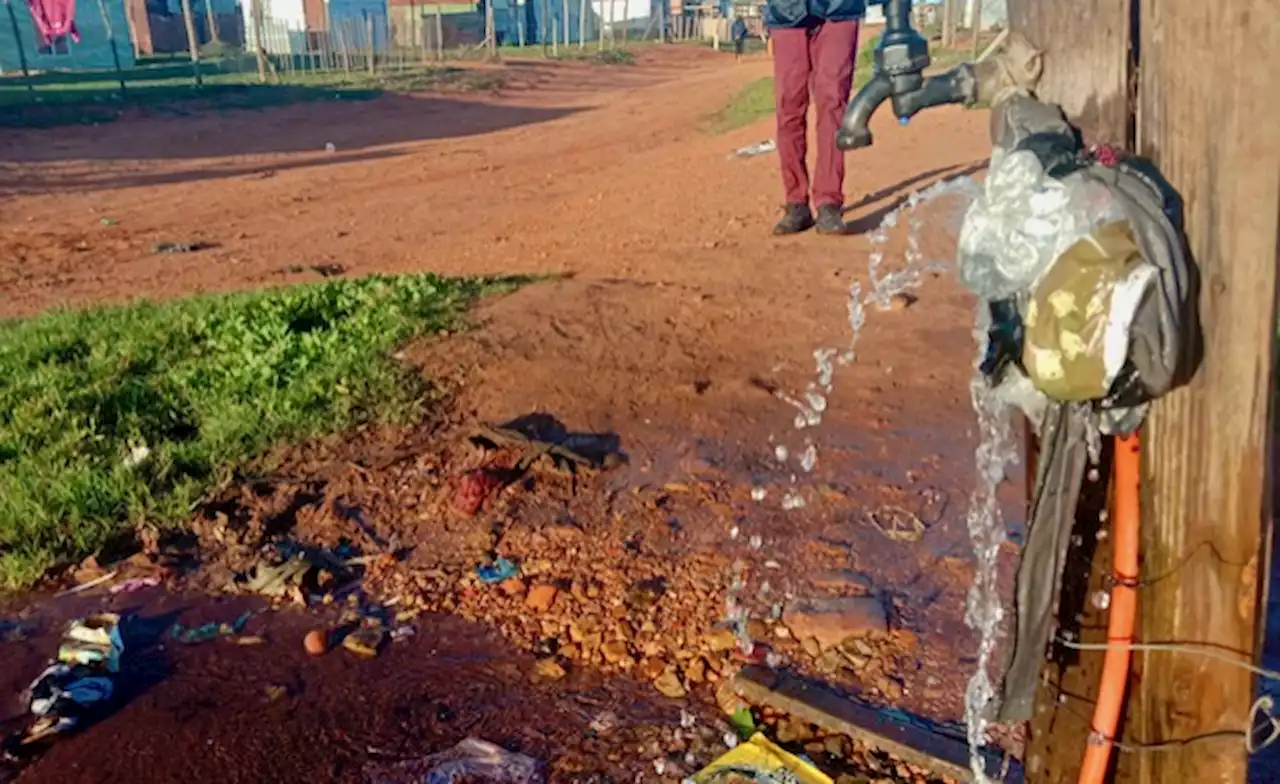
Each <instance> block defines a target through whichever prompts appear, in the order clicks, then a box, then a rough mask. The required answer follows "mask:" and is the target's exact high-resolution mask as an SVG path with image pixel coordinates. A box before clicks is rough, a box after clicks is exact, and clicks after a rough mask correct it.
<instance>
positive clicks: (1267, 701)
mask: <svg viewBox="0 0 1280 784" xmlns="http://www.w3.org/2000/svg"><path fill="white" fill-rule="evenodd" d="M1058 693H1059V694H1060V695H1062V696H1066V697H1073V698H1075V699H1077V700H1081V701H1084V702H1088V700H1086V699H1085V698H1083V697H1080V696H1078V695H1075V694H1071V693H1070V692H1067V691H1064V690H1062V689H1059V690H1058ZM1059 708H1060V709H1061V710H1064V711H1066V712H1067V713H1070V714H1071V715H1072V716H1075V717H1076V718H1077V719H1079V720H1080V721H1081V722H1083V723H1085V724H1090V726H1092V725H1091V722H1090V718H1089V717H1088V716H1085V715H1084V714H1083V713H1081V712H1080V711H1077V710H1075V709H1074V708H1072V707H1071V706H1070V705H1067V704H1066V703H1059ZM1274 708H1275V701H1274V699H1272V697H1271V696H1269V695H1265V694H1264V695H1263V696H1261V697H1259V698H1258V699H1257V700H1255V701H1254V703H1253V707H1251V708H1250V709H1249V729H1247V730H1217V731H1214V732H1206V733H1203V734H1201V735H1192V736H1191V737H1188V738H1178V739H1177V740H1170V741H1164V742H1160V743H1125V742H1123V741H1120V740H1116V739H1115V738H1107V737H1106V736H1104V735H1102V734H1101V733H1098V732H1094V731H1092V730H1091V731H1090V733H1089V736H1090V742H1099V743H1101V742H1106V741H1110V742H1111V745H1113V746H1115V747H1116V750H1117V751H1120V752H1122V753H1125V754H1138V753H1141V752H1160V751H1174V750H1175V749H1181V748H1185V747H1187V746H1194V745H1196V744H1198V743H1203V742H1205V741H1212V740H1229V739H1234V738H1239V739H1241V740H1243V741H1244V747H1245V751H1247V752H1248V753H1249V754H1256V753H1257V752H1259V751H1262V750H1263V749H1265V748H1267V747H1268V746H1271V745H1272V744H1274V743H1275V742H1276V741H1278V740H1280V718H1276V717H1275V716H1274V715H1272V713H1271V711H1272V710H1273V709H1274ZM1259 715H1261V716H1262V717H1263V718H1264V719H1265V720H1266V723H1267V724H1268V725H1270V730H1271V734H1269V735H1268V736H1267V737H1266V738H1264V739H1263V740H1261V741H1259V742H1255V741H1254V737H1255V736H1256V734H1257V733H1256V731H1255V730H1256V728H1257V727H1258V716H1259Z"/></svg>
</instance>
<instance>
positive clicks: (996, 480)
mask: <svg viewBox="0 0 1280 784" xmlns="http://www.w3.org/2000/svg"><path fill="white" fill-rule="evenodd" d="M980 192H981V186H979V185H978V183H976V182H975V181H974V180H972V179H971V178H969V177H957V178H954V179H950V180H944V181H941V182H938V183H936V184H934V185H932V186H930V187H929V188H926V189H924V190H922V191H919V192H916V193H913V194H911V196H910V197H908V198H907V199H906V201H904V202H903V203H902V204H901V205H900V206H899V207H898V208H897V209H894V210H892V211H891V212H889V213H888V214H887V215H885V216H884V219H883V220H882V221H881V223H880V225H879V226H878V227H877V228H876V229H875V230H874V231H873V232H872V233H871V234H870V235H869V236H868V239H869V240H870V242H871V253H870V256H869V258H868V265H867V285H866V288H865V290H864V287H863V284H862V283H861V282H854V283H853V284H852V285H851V287H850V290H849V300H848V321H849V329H850V335H849V342H848V344H847V345H846V346H845V347H843V348H835V347H829V346H828V347H822V348H818V349H816V350H815V351H814V352H813V358H814V363H815V366H816V370H815V374H814V379H813V381H811V382H809V383H808V384H807V385H806V387H805V389H804V392H803V393H800V394H791V393H787V392H785V391H777V392H775V393H774V394H775V395H776V396H777V397H778V398H779V399H780V400H782V401H783V402H785V403H787V404H788V405H790V406H791V407H793V408H794V409H795V410H796V415H795V420H794V425H795V429H796V431H798V432H799V433H800V434H801V437H802V438H803V445H802V447H801V448H800V449H792V448H789V447H788V445H786V444H784V443H778V444H775V445H774V446H773V451H774V457H775V459H776V460H777V462H778V463H779V465H780V466H781V467H782V468H784V469H790V470H791V471H792V472H791V473H790V485H791V486H790V487H789V488H788V490H787V492H786V493H785V494H784V496H783V497H782V500H781V502H780V503H781V506H782V508H783V509H784V510H792V509H798V508H801V507H803V506H804V505H805V504H806V498H805V494H804V489H803V488H802V487H801V486H800V484H799V479H798V477H799V475H800V474H809V473H811V472H812V471H813V469H814V467H815V465H816V464H817V459H818V449H817V446H816V444H815V442H814V439H813V437H812V435H811V434H810V433H808V432H806V431H812V430H813V429H815V428H817V427H819V426H820V425H821V424H822V421H823V416H824V414H825V412H826V410H827V401H828V399H829V397H830V395H831V393H832V390H833V389H834V385H835V380H836V370H837V368H841V367H847V366H849V365H852V364H853V363H854V361H855V360H856V359H857V352H858V344H859V340H860V338H861V336H862V330H863V328H864V327H865V325H866V322H867V316H868V313H869V312H870V311H871V310H889V309H891V308H892V307H893V302H894V299H895V298H898V297H901V296H902V295H903V294H906V293H908V292H910V291H911V290H912V289H916V288H919V287H920V286H921V285H922V284H923V281H924V276H925V275H926V274H929V273H934V272H939V271H945V270H947V269H950V268H952V266H953V264H954V261H953V260H947V261H942V260H931V259H926V257H925V253H924V252H923V251H922V250H921V244H920V241H921V235H922V232H923V230H924V228H925V224H926V217H925V212H924V211H923V210H922V209H921V208H922V207H924V206H925V205H928V204H931V203H934V202H938V201H940V200H943V199H947V198H954V199H958V200H959V201H960V203H961V206H960V207H957V208H956V209H955V210H954V211H953V212H952V211H948V213H947V217H948V219H947V220H943V221H936V222H935V221H930V228H931V229H935V230H936V229H939V228H940V229H942V230H947V231H953V232H954V231H956V230H957V229H958V225H959V224H958V221H956V220H954V219H952V218H951V216H952V215H955V216H962V215H963V213H964V210H965V209H967V208H968V205H969V204H970V203H971V202H972V201H973V199H974V198H975V197H976V196H977V195H978V194H979V193H980ZM903 216H906V228H907V237H906V242H907V247H906V251H905V254H904V258H903V263H902V264H901V265H900V266H898V267H897V268H896V269H894V270H892V271H890V272H884V271H883V268H884V266H885V260H886V249H887V245H888V242H889V239H890V237H891V235H892V233H893V231H894V230H895V229H896V228H898V227H899V225H900V223H901V222H902V219H903ZM938 223H941V224H943V225H941V226H939V225H937V224H938ZM986 326H987V325H986V311H985V308H981V307H979V308H978V309H977V317H976V322H975V328H974V336H975V339H976V342H977V344H978V345H977V359H975V361H974V370H973V377H972V380H971V382H970V398H971V401H972V404H973V409H974V411H975V413H976V415H977V425H978V434H979V444H978V446H977V449H976V450H975V453H974V462H975V469H976V471H975V474H976V475H975V486H974V489H973V491H972V493H971V495H970V498H969V509H968V514H967V515H966V525H967V528H968V531H969V535H970V538H971V540H972V542H973V551H974V556H975V564H974V578H973V585H972V586H971V587H970V590H969V594H968V601H967V606H966V611H965V622H966V623H967V624H968V626H969V627H970V628H972V629H973V630H974V631H975V632H977V634H978V654H977V660H978V666H977V671H976V672H975V673H974V674H973V676H972V678H971V679H970V681H969V684H968V688H967V689H966V691H965V699H964V704H965V720H966V724H967V726H968V740H969V746H970V754H971V765H972V767H973V771H974V776H975V779H976V780H977V781H978V782H986V781H987V778H986V775H985V770H984V768H983V765H982V755H981V749H982V747H983V746H984V745H986V732H987V728H988V725H989V717H990V709H991V707H992V701H993V699H994V697H995V687H994V685H993V683H992V680H991V677H990V673H989V669H990V663H991V657H992V653H993V651H994V649H995V645H996V641H997V640H998V638H999V634H1000V623H1001V620H1002V618H1003V617H1004V610H1003V607H1002V605H1001V602H1000V596H999V592H998V590H997V573H996V566H997V557H998V554H999V550H1000V545H1001V544H1002V543H1003V542H1004V539H1005V526H1004V521H1003V520H1002V518H1001V514H1000V508H999V503H998V499H997V490H998V488H999V486H1000V484H1001V482H1003V481H1004V478H1005V471H1006V468H1007V467H1008V466H1009V465H1010V464H1012V463H1015V462H1017V459H1018V450H1017V441H1016V439H1015V437H1014V434H1013V429H1012V426H1011V422H1010V417H1009V406H1008V405H1007V404H1006V403H1005V402H1004V401H1002V400H1001V399H1000V397H999V395H998V394H996V393H995V392H994V391H993V390H992V389H991V388H990V387H989V385H988V384H987V382H986V379H985V378H983V376H982V375H981V374H980V373H979V372H978V364H979V363H980V361H981V358H982V356H983V354H984V352H985V350H986ZM796 469H798V473H796V472H795V470H796ZM753 498H754V499H755V500H756V501H757V502H763V501H764V500H765V493H764V491H763V489H762V488H757V490H756V492H754V493H753ZM738 536H739V529H738V528H736V527H735V528H734V529H733V531H732V532H731V537H732V538H735V539H736V538H738ZM750 541H751V544H752V546H753V547H755V548H758V547H759V544H758V542H759V537H754V536H753V537H751V538H750ZM734 566H735V568H734V574H733V576H732V583H731V586H730V591H729V596H728V598H727V600H726V610H727V612H728V619H729V620H730V621H731V622H732V623H733V625H734V628H735V630H736V632H737V634H738V639H739V644H740V645H741V646H742V648H743V649H744V650H745V651H748V652H749V651H750V650H751V649H752V648H753V642H752V641H751V639H750V637H749V636H748V634H747V620H748V617H747V609H746V606H745V604H744V603H743V601H742V600H741V598H740V594H741V592H742V590H743V589H744V588H745V581H744V580H743V578H742V569H743V565H742V563H741V562H738V563H735V565H734ZM779 610H780V608H779V605H776V604H775V605H774V606H773V609H772V612H773V613H774V614H775V615H776V614H777V613H778V612H779Z"/></svg>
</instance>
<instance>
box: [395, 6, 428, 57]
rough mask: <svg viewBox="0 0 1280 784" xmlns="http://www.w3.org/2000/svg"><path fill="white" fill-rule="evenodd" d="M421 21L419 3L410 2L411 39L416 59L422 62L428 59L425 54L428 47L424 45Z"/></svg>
mask: <svg viewBox="0 0 1280 784" xmlns="http://www.w3.org/2000/svg"><path fill="white" fill-rule="evenodd" d="M387 7H388V8H390V7H391V6H390V5H388V6H387ZM419 22H420V20H419V19H418V4H417V3H409V41H410V42H411V45H412V46H413V52H414V54H416V55H417V58H416V59H417V60H418V61H420V62H421V61H422V60H425V59H426V56H425V54H426V51H427V50H426V47H424V46H423V45H422V26H421V25H420V24H419Z"/></svg>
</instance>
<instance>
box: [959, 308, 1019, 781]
mask: <svg viewBox="0 0 1280 784" xmlns="http://www.w3.org/2000/svg"><path fill="white" fill-rule="evenodd" d="M987 322H988V317H987V311H986V308H984V307H979V308H978V314H977V319H976V322H975V326H974V339H975V340H976V341H977V344H978V354H977V358H976V359H975V360H974V368H973V378H972V380H971V381H970V382H969V396H970V399H971V401H972V403H973V410H974V412H975V413H976V414H977V417H978V447H977V449H976V450H975V451H974V464H975V466H976V467H977V477H976V485H975V487H974V490H973V493H972V495H970V496H969V511H968V514H967V515H966V517H965V524H966V526H967V527H968V529H969V537H970V539H971V540H972V541H973V555H974V561H975V563H974V570H973V585H972V586H970V588H969V596H968V601H967V603H966V607H965V619H964V620H965V623H966V624H967V625H968V626H969V628H971V629H973V630H974V631H976V632H977V633H978V657H977V658H978V666H977V669H976V670H975V671H974V673H973V676H972V677H971V678H970V679H969V684H968V686H967V687H966V688H965V693H964V710H965V724H966V726H967V728H968V740H969V764H970V766H971V767H972V769H973V775H974V780H975V781H976V782H978V783H979V784H985V783H986V782H987V781H988V779H987V777H986V771H985V766H984V764H983V758H982V753H981V750H982V748H983V746H985V745H986V742H987V728H988V727H989V726H990V723H991V709H992V708H993V707H994V705H995V697H996V690H995V684H994V683H992V680H991V673H990V667H991V657H992V653H993V652H994V651H995V646H996V642H997V641H998V640H999V638H1000V623H1001V621H1002V620H1003V618H1004V607H1003V606H1002V605H1001V603H1000V592H999V589H998V586H997V569H996V567H997V561H998V559H999V556H1000V545H1002V544H1003V543H1004V541H1005V526H1004V520H1003V516H1002V515H1001V514H1000V503H999V498H998V496H997V493H998V491H999V487H1000V484H1001V483H1002V482H1003V481H1004V478H1005V470H1006V469H1007V467H1008V466H1010V465H1012V464H1014V463H1017V462H1018V441H1017V438H1016V437H1015V435H1014V429H1013V426H1012V419H1011V417H1010V413H1011V411H1012V409H1011V406H1010V405H1009V403H1008V402H1006V401H1005V400H1004V399H1003V398H1002V397H1001V395H1000V394H999V393H998V392H997V391H996V390H995V389H992V387H991V386H990V384H988V383H987V379H986V378H985V377H984V376H983V375H982V373H981V372H980V371H979V370H978V365H979V364H981V362H982V358H983V357H984V356H985V354H986V349H987V345H986V344H987Z"/></svg>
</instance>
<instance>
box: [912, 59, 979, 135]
mask: <svg viewBox="0 0 1280 784" xmlns="http://www.w3.org/2000/svg"><path fill="white" fill-rule="evenodd" d="M892 98H893V113H894V114H896V115H898V119H899V120H904V121H905V120H909V119H911V118H912V117H914V116H915V115H916V114H917V113H918V112H921V111H923V110H925V109H928V108H930V107H933V106H942V105H943V104H948V103H959V104H965V105H970V104H973V103H976V102H977V100H978V77H977V73H976V71H975V69H974V66H973V64H972V63H964V64H963V65H959V66H956V67H955V68H952V69H951V70H950V71H947V72H946V73H942V74H938V75H937V76H930V77H929V78H928V79H925V80H924V84H923V85H921V87H920V89H918V90H912V91H910V92H905V93H896V94H894V95H893V96H892Z"/></svg>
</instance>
